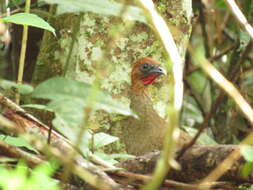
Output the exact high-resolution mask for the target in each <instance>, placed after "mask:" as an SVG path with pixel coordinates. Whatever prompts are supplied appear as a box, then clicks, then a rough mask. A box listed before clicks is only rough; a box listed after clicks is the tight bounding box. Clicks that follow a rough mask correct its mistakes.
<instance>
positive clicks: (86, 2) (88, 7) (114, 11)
mask: <svg viewBox="0 0 253 190" xmlns="http://www.w3.org/2000/svg"><path fill="white" fill-rule="evenodd" d="M44 1H45V2H46V3H49V4H58V11H57V12H58V14H63V13H72V12H74V13H76V12H93V13H97V14H102V15H111V16H121V11H122V10H125V12H124V18H125V19H127V20H136V21H140V22H144V23H147V21H146V18H145V16H144V14H143V10H142V9H140V8H138V7H135V6H129V5H123V4H121V3H117V2H114V1H110V0H75V1H73V0H44ZM125 6H126V7H125Z"/></svg>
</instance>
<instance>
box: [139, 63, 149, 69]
mask: <svg viewBox="0 0 253 190" xmlns="http://www.w3.org/2000/svg"><path fill="white" fill-rule="evenodd" d="M141 69H142V70H147V69H149V64H148V63H144V64H142V65H141Z"/></svg>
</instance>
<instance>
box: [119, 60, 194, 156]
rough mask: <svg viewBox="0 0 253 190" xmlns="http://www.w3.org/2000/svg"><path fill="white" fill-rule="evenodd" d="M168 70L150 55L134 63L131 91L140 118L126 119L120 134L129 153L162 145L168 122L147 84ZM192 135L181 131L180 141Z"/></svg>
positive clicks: (134, 153)
mask: <svg viewBox="0 0 253 190" xmlns="http://www.w3.org/2000/svg"><path fill="white" fill-rule="evenodd" d="M165 73H166V71H165V70H164V69H163V68H162V67H160V65H159V63H158V62H157V61H155V60H154V59H151V58H149V57H144V58H141V59H138V60H137V61H136V63H135V64H134V65H133V68H132V73H131V90H130V94H129V95H130V100H131V103H130V107H131V109H132V110H133V111H134V112H135V113H136V114H137V115H138V117H139V118H138V119H137V118H134V117H129V118H128V119H127V120H126V121H125V122H124V124H123V129H122V133H123V134H122V137H121V139H122V140H123V142H124V143H125V145H126V150H127V152H128V153H130V154H133V155H143V154H145V153H147V152H150V151H152V150H155V149H158V150H160V149H161V148H162V145H163V140H164V137H165V134H166V128H167V127H168V125H167V124H166V122H165V120H164V119H163V118H161V117H160V116H159V115H158V114H157V113H156V111H155V110H154V108H153V106H152V102H151V99H150V98H149V96H148V86H149V85H151V84H153V83H154V82H155V80H156V79H157V78H158V77H159V76H160V75H163V74H165ZM190 138H191V137H190V136H189V135H188V134H187V133H185V132H183V131H182V132H181V133H180V142H179V144H182V142H183V143H184V144H185V143H186V142H189V141H190Z"/></svg>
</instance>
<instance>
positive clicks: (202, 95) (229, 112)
mask: <svg viewBox="0 0 253 190" xmlns="http://www.w3.org/2000/svg"><path fill="white" fill-rule="evenodd" d="M40 2H46V3H47V4H50V5H52V4H57V5H58V6H57V11H56V15H58V17H56V16H55V15H54V13H53V12H52V15H53V17H52V18H53V19H55V20H56V21H55V23H54V24H53V25H52V26H54V27H55V25H57V24H58V22H59V23H62V21H61V20H60V19H61V16H62V15H63V20H64V22H65V21H67V20H68V19H69V18H70V17H71V18H72V17H75V16H73V15H72V16H69V15H68V14H67V13H75V14H74V15H77V14H76V13H78V14H79V13H81V12H85V14H83V13H81V14H80V15H81V16H80V24H79V25H80V26H79V25H78V23H77V24H76V26H70V27H69V28H61V24H59V25H60V27H59V28H57V35H58V33H59V36H57V37H58V39H55V37H54V38H53V40H51V41H49V43H47V44H46V45H48V46H45V47H43V46H40V48H41V49H40V51H41V52H44V54H43V55H44V56H45V57H46V56H47V55H48V54H49V55H50V56H49V57H54V58H55V60H56V59H57V60H59V64H57V63H55V62H54V61H51V60H50V67H49V66H48V67H49V68H50V69H49V70H50V72H51V70H52V74H53V75H59V73H60V72H59V70H62V68H63V67H64V68H67V67H65V64H66V61H65V60H66V58H67V55H68V53H69V52H71V51H70V48H69V44H70V43H69V42H71V41H72V42H73V43H75V46H73V48H72V49H73V53H72V54H70V56H72V57H74V58H76V57H77V58H76V59H70V64H72V68H71V69H72V71H70V70H71V69H70V67H69V68H68V71H67V72H69V73H71V75H70V76H71V77H69V78H75V79H80V78H81V79H85V80H84V81H85V82H87V83H85V82H78V81H75V80H71V79H66V78H62V77H56V78H51V79H49V80H47V81H45V82H43V83H41V84H38V86H37V87H36V88H35V90H34V89H33V87H32V86H31V85H28V84H16V83H15V82H12V81H8V80H3V79H1V80H0V89H1V91H3V92H4V94H5V95H9V92H19V93H20V94H22V95H30V94H31V93H32V95H33V96H32V97H29V98H28V99H25V98H23V99H22V100H23V101H24V102H25V103H26V104H25V105H22V106H23V107H24V108H35V109H41V110H47V111H49V112H53V113H54V115H55V118H54V119H53V121H52V123H53V125H54V127H55V128H56V129H57V130H58V131H60V132H61V133H62V134H64V135H65V136H66V137H67V138H68V139H70V141H71V142H72V143H75V142H77V141H78V138H79V137H78V135H79V134H80V133H82V131H83V129H85V130H84V132H83V136H82V138H81V142H80V144H78V145H79V148H80V149H81V151H82V153H83V154H84V155H89V154H90V153H93V154H94V155H96V156H98V157H100V158H102V159H105V160H107V161H109V162H111V163H113V164H114V163H116V162H117V159H119V158H130V157H131V156H130V155H127V154H124V153H122V154H121V153H120V154H107V153H106V151H105V149H106V147H108V145H111V144H114V143H118V141H119V139H118V138H117V137H115V136H112V135H109V134H107V133H106V132H105V129H104V128H103V127H101V126H104V125H106V126H108V128H110V129H111V128H112V127H114V126H117V124H115V123H117V121H116V119H115V118H118V117H119V116H118V115H117V114H119V115H127V116H135V114H134V113H132V111H131V110H130V109H129V107H128V104H127V103H126V102H127V101H125V103H122V102H120V101H117V100H115V99H114V98H112V97H111V94H112V95H113V96H116V97H118V96H124V95H125V94H126V92H125V91H124V90H125V88H126V86H127V85H126V84H128V83H129V78H127V77H129V76H128V75H129V68H130V67H129V65H130V64H129V63H130V62H132V61H133V60H134V59H136V58H137V57H140V56H152V57H156V58H158V59H159V60H166V59H164V55H163V54H164V53H163V52H162V51H161V49H162V48H161V44H160V43H159V42H158V41H154V40H153V38H155V37H154V36H155V35H149V32H150V31H151V30H152V28H151V27H150V25H148V21H147V19H146V17H145V15H144V12H143V10H142V9H141V8H140V7H137V6H136V4H131V5H130V3H126V4H124V1H116V0H75V1H73V0H43V1H40ZM156 2H157V5H158V10H159V11H160V12H161V13H162V14H163V16H164V18H166V20H167V21H168V23H170V24H171V20H173V19H174V21H175V20H180V19H178V17H182V18H183V16H181V15H180V14H178V15H173V14H172V12H171V11H172V9H173V7H171V6H169V5H170V1H163V0H158V1H156ZM23 3H24V0H12V1H11V5H10V7H11V8H12V9H14V8H16V7H22V6H23ZM200 3H201V1H193V5H194V8H195V9H194V10H195V12H194V15H197V16H196V18H194V19H196V20H194V19H193V21H192V20H191V21H189V22H191V23H193V25H194V27H193V31H192V37H191V41H190V47H192V48H193V49H194V51H196V50H200V53H201V54H202V55H204V56H205V57H206V58H207V59H209V60H210V61H211V62H212V64H213V65H214V66H215V67H216V68H217V69H219V70H220V71H221V72H222V73H223V74H224V76H226V77H227V78H228V79H229V80H230V81H231V82H233V84H235V85H236V86H237V88H238V89H239V90H240V91H241V93H242V94H243V95H244V97H245V98H246V99H247V100H248V102H249V103H251V105H252V102H253V69H252V68H253V67H252V65H253V64H252V63H253V62H252V59H253V55H252V48H249V50H247V48H248V47H249V43H250V38H249V35H248V34H247V33H246V32H245V31H244V29H243V28H240V26H239V25H238V23H237V21H236V20H235V19H234V18H233V16H232V14H231V13H229V10H228V9H229V7H228V6H227V4H226V3H225V1H224V0H216V1H206V2H205V4H201V6H200ZM237 3H238V4H239V5H240V7H241V9H242V11H243V13H244V14H245V15H246V16H247V19H248V20H249V22H250V23H252V15H253V14H252V12H253V11H252V10H253V9H252V7H253V1H250V0H247V1H237ZM168 7H169V8H168ZM201 9H203V10H201ZM33 10H37V11H38V10H39V11H41V12H43V11H44V12H46V13H47V15H51V13H50V14H48V13H49V12H48V11H45V9H44V8H41V7H39V6H37V4H36V3H34V4H33ZM123 13H124V14H123ZM214 13H215V16H214V15H213V14H214ZM64 14H65V15H64ZM202 14H204V15H202ZM114 16H116V17H119V16H120V17H122V16H123V19H127V20H131V21H137V22H132V23H131V22H129V23H131V24H129V23H128V22H126V21H125V20H124V21H125V22H122V20H121V18H117V19H118V20H117V19H115V18H114ZM52 18H51V19H52ZM1 20H2V21H3V22H8V23H14V24H19V25H25V26H33V27H37V28H41V29H45V30H48V31H50V32H52V33H53V34H55V29H54V28H53V27H52V26H51V25H49V23H48V22H46V21H44V20H43V19H42V18H40V17H38V16H37V15H35V14H27V13H17V14H13V15H11V16H8V17H3V18H2V19H1ZM70 20H71V19H70ZM203 20H204V21H203ZM73 21H75V19H73ZM183 21H185V22H187V20H186V19H183ZM183 21H182V20H180V21H177V22H174V24H173V22H172V25H173V26H176V27H179V31H177V32H175V36H180V37H179V39H177V40H176V41H177V43H178V44H187V43H188V41H187V40H186V41H185V42H184V43H182V41H180V40H182V39H184V38H187V37H185V35H183V34H184V33H185V30H186V29H187V27H188V28H190V26H185V25H184V27H182V28H180V26H182V25H183V23H184V22H183ZM118 22H119V24H117V23H118ZM139 22H141V24H140V23H139ZM69 23H70V24H71V25H72V23H73V25H74V23H75V22H72V20H71V22H69ZM69 23H68V24H69ZM125 23H127V24H125ZM133 23H134V24H133ZM70 24H69V25H70ZM128 24H129V25H131V27H133V28H134V27H136V28H135V30H134V29H133V28H131V27H129V28H127V26H128ZM64 26H66V25H64ZM108 26H109V27H108ZM74 27H77V28H78V27H79V30H77V31H76V32H74V30H73V28H74ZM108 28H109V29H108ZM111 28H113V29H111ZM131 30H133V31H134V32H132V31H131ZM189 30H190V29H189ZM131 32H132V33H131ZM126 33H127V34H128V35H126ZM151 33H153V31H151ZM78 35H80V36H81V37H80V38H79V37H78ZM108 36H109V37H108ZM44 37H45V36H44ZM106 37H108V39H109V40H107V41H106V40H101V39H103V38H106ZM45 39H46V37H45ZM45 39H43V40H45ZM87 39H89V41H88V40H87ZM33 43H34V42H33ZM36 43H37V41H36ZM52 44H53V45H55V44H57V45H58V46H55V47H57V48H54V46H53V45H52ZM231 47H232V48H231ZM107 48H108V49H107ZM182 49H183V48H182ZM226 50H227V51H226ZM30 52H32V51H30ZM30 52H29V53H30ZM51 52H53V53H52V54H50V53H51ZM78 54H80V56H79V57H78V56H77V55H78ZM182 54H184V53H182ZM26 56H27V57H28V56H30V54H27V55H26ZM101 60H102V61H101ZM108 60H109V61H108ZM35 62H36V66H35V67H36V69H35V70H36V71H39V72H35V74H34V73H29V74H31V75H32V74H33V75H34V77H36V76H35V75H43V73H40V72H41V70H38V69H37V68H39V67H40V66H41V65H43V64H44V62H43V61H41V62H40V60H39V61H38V59H37V60H36V61H35ZM77 62H78V63H77ZM79 63H80V65H79ZM7 65H8V66H6V67H7V68H9V65H11V64H7ZM33 66H34V65H32V66H30V65H28V66H27V67H33ZM51 66H52V67H51ZM52 68H53V69H55V70H53V69H52ZM107 68H110V69H108V70H107ZM112 68H113V69H112ZM1 69H2V66H1ZM4 69H5V68H4ZM6 70H7V69H6ZM8 71H9V70H8ZM108 71H110V72H111V73H110V74H109V75H108V73H106V72H108ZM13 73H15V72H13ZM98 73H99V74H101V75H102V76H105V77H104V78H102V77H101V78H102V79H101V78H99V77H100V75H99V74H98ZM47 74H48V73H44V75H45V76H47ZM73 76H74V77H73ZM98 76H99V77H98ZM13 78H15V77H13ZM45 78H46V77H45ZM43 80H44V78H43ZM97 80H101V81H99V82H98V83H99V84H101V85H100V86H99V85H98V84H93V82H94V81H97ZM28 82H31V81H28ZM100 82H101V83H100ZM88 83H89V84H88ZM95 83H96V82H95ZM162 84H164V83H162ZM185 84H186V85H185V98H184V105H183V110H182V115H181V126H182V127H183V128H184V129H185V130H186V131H187V132H188V133H189V134H191V135H195V134H196V133H197V130H198V129H199V127H200V126H201V125H202V123H203V121H204V118H205V117H206V116H207V115H208V114H209V113H210V112H211V115H212V116H211V119H209V121H208V124H206V126H205V127H206V128H207V129H206V130H204V133H203V134H202V136H201V137H200V138H199V141H200V142H201V143H202V144H221V143H229V144H238V143H239V142H240V141H241V140H242V139H243V138H244V137H245V136H246V135H247V134H248V133H249V132H250V127H251V126H250V123H249V122H248V121H247V120H246V119H245V117H244V116H243V115H242V114H241V112H240V111H238V108H237V106H236V104H235V103H234V102H233V101H232V100H231V99H229V98H227V97H226V96H225V97H224V98H223V99H222V101H221V102H220V103H219V105H218V106H217V109H216V110H215V111H212V109H211V108H212V106H213V105H214V104H215V103H216V101H217V99H218V97H219V96H220V95H221V93H222V91H221V90H220V89H219V88H218V87H217V85H216V84H215V83H213V82H212V81H211V80H210V79H209V78H208V76H207V75H206V74H205V73H204V72H203V71H202V70H201V69H200V67H199V65H198V64H196V63H195V62H194V58H192V57H191V55H190V54H189V56H187V58H186V64H185ZM98 86H99V87H98ZM157 86H158V87H159V88H160V86H159V84H158V85H157ZM164 86H165V85H164ZM168 86H169V85H167V87H168ZM100 88H103V89H105V90H107V91H108V92H109V93H106V92H104V91H102V90H100ZM167 89H168V88H167ZM161 91H162V93H160V94H159V93H158V90H157V89H156V88H154V89H153V90H152V92H151V94H152V99H153V100H154V101H155V107H156V108H157V109H158V111H159V113H162V114H161V115H163V116H166V114H165V111H164V110H166V105H167V103H168V102H170V101H168V100H167V99H168V98H167V97H168V96H169V97H170V96H171V91H170V90H169V91H168V90H167V91H166V90H164V89H161ZM109 94H110V95H109ZM161 94H162V95H161ZM168 94H169V95H168ZM162 96H164V97H166V98H167V99H166V100H164V99H165V98H164V99H162V98H163V97H162ZM33 98H36V101H35V100H34V99H33ZM38 99H43V101H40V100H39V101H38ZM161 99H162V101H160V100H161ZM158 100H159V102H158ZM34 102H36V103H34ZM38 102H40V103H41V104H37V103H38ZM45 102H46V103H47V104H43V103H45ZM98 110H99V112H97V111H98ZM101 110H103V111H101ZM105 113H108V114H105ZM39 114H40V112H39ZM98 115H99V116H98ZM108 115H109V116H108ZM115 115H116V116H115ZM101 118H102V119H101ZM46 121H47V120H46ZM94 121H95V122H96V123H95V122H94ZM94 128H95V130H92V129H94ZM1 139H2V140H4V141H5V142H7V143H9V144H11V145H15V146H17V147H25V148H27V149H29V150H31V151H35V152H36V150H35V149H34V148H33V147H32V146H31V145H30V144H28V143H26V142H25V141H24V140H23V139H22V138H20V137H10V136H3V135H1ZM252 152H253V151H252V148H251V147H249V146H243V147H242V149H241V153H242V155H243V156H244V158H245V159H246V160H247V163H246V164H245V166H244V168H243V171H242V173H243V176H248V175H249V174H250V172H251V171H252V167H253V164H252V163H253V158H252V157H253V153H252ZM22 167H23V169H20V168H22ZM24 168H25V169H24ZM41 168H44V169H35V170H31V177H28V175H27V173H28V168H27V167H26V166H25V165H24V164H22V163H21V164H19V165H18V167H17V169H15V170H8V169H1V170H0V185H2V187H3V188H4V189H10V188H9V187H8V185H14V184H15V183H12V181H17V182H18V183H17V184H20V186H19V187H16V189H17V188H18V189H29V188H31V189H32V188H34V189H36V188H39V185H40V184H42V183H43V182H44V184H43V186H44V185H45V184H49V182H50V183H51V182H52V179H50V177H49V176H50V174H52V172H53V171H51V170H50V169H49V168H46V166H43V167H42V166H41ZM45 168H46V169H45ZM49 170H50V171H49ZM35 171H37V172H38V173H40V174H41V175H42V174H43V173H45V174H46V177H41V179H44V178H45V181H43V180H41V181H39V177H38V176H37V175H34V172H35ZM35 173H36V172H35ZM33 176H34V177H33ZM52 183H53V182H52ZM24 184H26V185H27V184H28V186H27V188H24V186H23V185H24ZM49 189H58V187H56V186H54V185H53V186H51V187H49ZM251 189H252V187H251Z"/></svg>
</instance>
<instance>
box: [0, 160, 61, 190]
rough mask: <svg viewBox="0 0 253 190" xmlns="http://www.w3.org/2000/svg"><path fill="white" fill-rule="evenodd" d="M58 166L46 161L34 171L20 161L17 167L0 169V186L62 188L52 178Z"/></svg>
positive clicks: (22, 189) (10, 189)
mask: <svg viewBox="0 0 253 190" xmlns="http://www.w3.org/2000/svg"><path fill="white" fill-rule="evenodd" d="M55 169H56V167H55V165H53V164H52V163H51V164H50V163H44V164H41V165H39V166H37V167H36V168H35V169H33V170H32V171H29V168H28V167H27V166H26V165H25V164H24V163H23V162H19V163H18V165H17V166H16V168H15V169H6V168H4V166H1V169H0V188H1V189H3V190H35V189H41V188H42V187H43V189H48V190H60V187H59V185H58V182H57V181H56V180H54V179H52V178H51V176H52V175H53V173H54V171H55ZM29 173H30V174H29Z"/></svg>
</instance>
